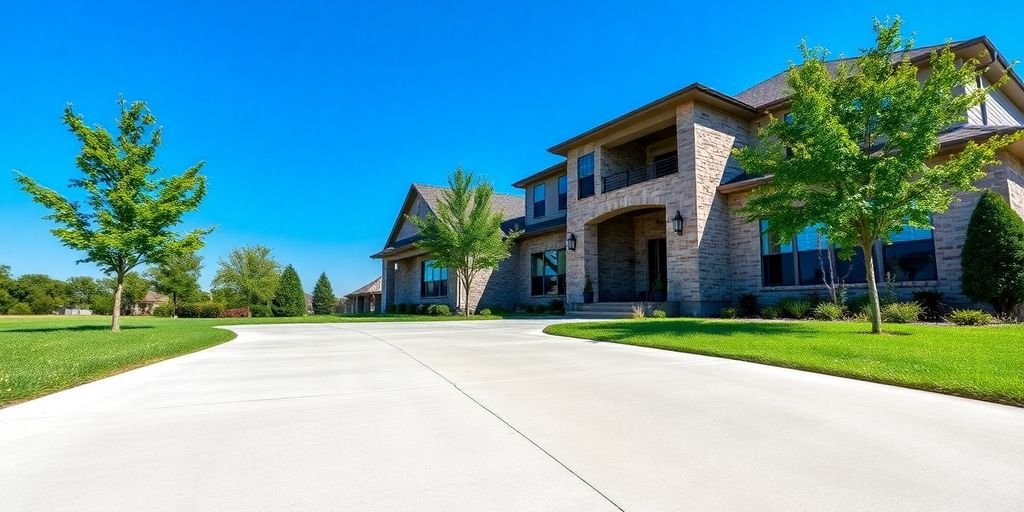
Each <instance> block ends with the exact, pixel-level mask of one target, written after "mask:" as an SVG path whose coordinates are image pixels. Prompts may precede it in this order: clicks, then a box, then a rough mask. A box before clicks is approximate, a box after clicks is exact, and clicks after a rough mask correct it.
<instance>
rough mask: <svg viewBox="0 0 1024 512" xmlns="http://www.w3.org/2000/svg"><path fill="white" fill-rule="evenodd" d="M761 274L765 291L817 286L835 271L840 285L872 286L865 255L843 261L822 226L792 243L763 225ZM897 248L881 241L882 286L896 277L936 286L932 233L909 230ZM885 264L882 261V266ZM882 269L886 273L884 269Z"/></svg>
mask: <svg viewBox="0 0 1024 512" xmlns="http://www.w3.org/2000/svg"><path fill="white" fill-rule="evenodd" d="M760 228H761V275H762V282H763V284H764V286H792V285H797V284H800V285H816V284H823V283H825V278H826V276H829V274H830V273H832V272H833V269H834V276H829V279H830V280H832V279H834V282H837V283H838V282H843V283H847V284H856V283H865V282H867V272H866V271H865V269H864V251H863V250H861V249H860V248H859V247H858V248H855V249H854V250H853V258H852V259H849V260H843V259H840V258H839V257H838V256H837V255H838V250H837V248H836V247H835V246H832V245H830V244H829V241H828V238H827V237H826V236H825V235H824V234H822V233H819V232H818V229H819V228H818V226H811V227H808V228H805V229H804V230H803V231H800V232H799V233H797V235H796V236H795V237H793V239H792V240H789V239H785V240H782V239H779V238H778V237H777V236H775V235H773V234H772V232H771V231H770V230H769V229H768V222H767V221H765V220H762V221H761V223H760ZM892 241H893V243H892V244H891V245H883V244H882V243H881V242H875V247H874V248H873V249H872V251H874V253H875V254H876V255H877V254H881V255H882V256H881V258H877V257H876V258H875V261H876V262H877V263H876V266H875V275H876V276H877V277H878V280H879V281H883V280H885V276H886V275H891V276H892V279H893V280H895V281H933V280H935V279H937V278H938V276H937V272H936V268H935V244H934V241H933V237H932V230H930V229H917V228H912V227H909V226H906V227H904V228H903V230H901V231H900V232H899V233H897V234H895V235H893V237H892ZM879 260H880V261H879ZM879 267H881V268H882V269H883V271H882V272H879V271H878V269H879Z"/></svg>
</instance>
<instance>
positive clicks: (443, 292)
mask: <svg viewBox="0 0 1024 512" xmlns="http://www.w3.org/2000/svg"><path fill="white" fill-rule="evenodd" d="M420 265H421V271H422V272H421V273H420V297H447V296H448V269H447V268H441V267H438V266H437V264H436V262H435V261H434V260H427V261H424V262H423V263H421V264H420Z"/></svg>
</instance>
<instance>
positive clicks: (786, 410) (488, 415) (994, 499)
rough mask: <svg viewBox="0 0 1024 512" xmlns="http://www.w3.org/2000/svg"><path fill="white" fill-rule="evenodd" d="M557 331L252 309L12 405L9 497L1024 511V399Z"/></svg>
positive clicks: (265, 504)
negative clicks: (960, 393) (252, 314)
mask: <svg viewBox="0 0 1024 512" xmlns="http://www.w3.org/2000/svg"><path fill="white" fill-rule="evenodd" d="M544 325H546V323H545V322H542V321H515V320H507V321H478V322H430V323H360V324H304V325H264V326H243V327H232V328H231V329H232V330H235V331H236V332H238V334H239V336H238V338H237V339H236V340H234V341H232V342H229V343H226V344H223V345H219V346H217V347H213V348H211V349H208V350H204V351H201V352H197V353H194V354H190V355H187V356H183V357H179V358H176V359H172V360H169V361H165V362H161V363H158V364H154V365H151V366H147V367H144V368H140V369H138V370H134V371H131V372H127V373H124V374H121V375H116V376H113V377H110V378H108V379H104V380H101V381H97V382H93V383H90V384H86V385H83V386H80V387H77V388H74V389H70V390H67V391H64V392H61V393H56V394H53V395H50V396H46V397H43V398H40V399H37V400H33V401H30V402H27V403H24V404H20V405H16V406H13V407H9V408H7V409H3V410H0V496H3V500H2V501H3V508H4V509H7V510H19V511H29V510H47V511H49V510H76V511H77V510H97V511H99V510H103V511H111V510H140V509H145V510H268V511H269V510H274V511H277V510H346V511H362V510H367V511H370V510H372V511H378V510H395V511H406V510H417V511H420V510H438V511H442V510H443V511H452V510H467V511H488V510H494V511H498V510H500V511H517V510H522V511H541V510H558V511H573V510H579V511H588V512H589V511H603V510H609V511H615V510H627V511H665V510H985V511H996V510H1008V511H1009V510H1014V511H1019V510H1022V509H1024V463H1022V462H1021V461H1024V409H1018V408H1013V407H1007V406H1001V405H995V404H989V403H984V402H978V401H973V400H967V399H961V398H955V397H949V396H944V395H938V394H933V393H927V392H921V391H915V390H909V389H903V388H897V387H891V386H884V385H879V384H872V383H867V382H860V381H855V380H848V379H842V378H837V377H830V376H825V375H818V374H813V373H806V372H800V371H794V370H787V369H782V368H775V367H769V366H763V365H757V364H752V363H744V362H739V361H730V360H725V359H717V358H711V357H704V356H697V355H690V354H681V353H675V352H667V351H659V350H653V349H646V348H639V347H631V346H624V345H615V344H608V343H590V342H585V341H579V340H570V339H565V338H557V337H551V336H547V335H544V334H542V333H541V332H540V331H541V329H542V328H543V327H544Z"/></svg>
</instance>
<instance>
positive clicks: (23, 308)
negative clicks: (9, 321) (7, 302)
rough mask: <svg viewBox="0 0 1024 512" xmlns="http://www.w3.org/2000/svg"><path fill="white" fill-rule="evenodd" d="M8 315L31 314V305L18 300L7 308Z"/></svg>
mask: <svg viewBox="0 0 1024 512" xmlns="http://www.w3.org/2000/svg"><path fill="white" fill-rule="evenodd" d="M7 314H8V315H31V314H32V307H31V306H29V305H28V304H26V303H24V302H19V303H17V304H15V305H13V306H11V309H8V310H7Z"/></svg>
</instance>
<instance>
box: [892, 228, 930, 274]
mask: <svg viewBox="0 0 1024 512" xmlns="http://www.w3.org/2000/svg"><path fill="white" fill-rule="evenodd" d="M932 235H933V233H932V230H930V229H920V228H914V227H910V226H904V227H903V229H902V230H901V231H900V232H899V233H896V234H895V235H893V236H892V244H890V245H883V246H882V262H883V263H884V264H885V266H884V268H885V273H884V274H883V277H885V276H886V275H892V278H893V279H894V280H896V281H932V280H935V279H937V278H938V273H937V272H936V268H935V240H934V238H933V236H932Z"/></svg>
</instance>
